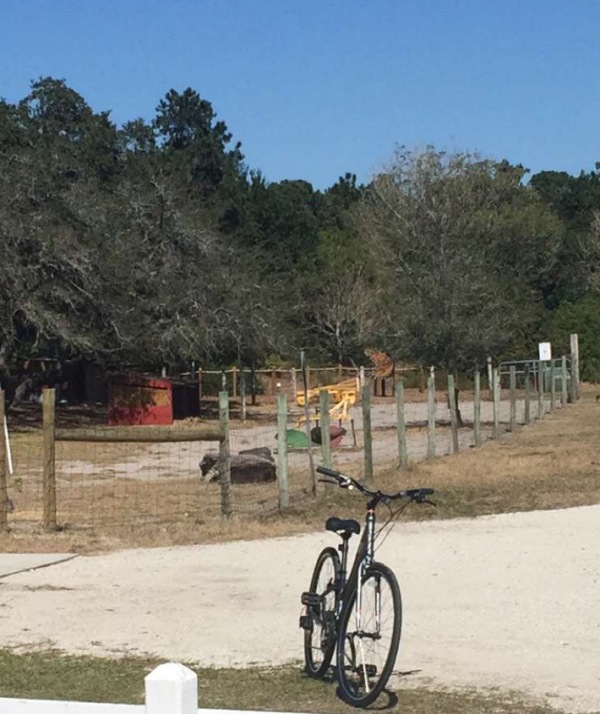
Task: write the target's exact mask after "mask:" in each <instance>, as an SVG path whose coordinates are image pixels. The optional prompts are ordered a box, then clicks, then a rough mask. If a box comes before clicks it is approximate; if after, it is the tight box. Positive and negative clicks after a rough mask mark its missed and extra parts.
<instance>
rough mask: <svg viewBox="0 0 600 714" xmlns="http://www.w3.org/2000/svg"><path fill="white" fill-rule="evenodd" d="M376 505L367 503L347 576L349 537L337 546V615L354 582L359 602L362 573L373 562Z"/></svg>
mask: <svg viewBox="0 0 600 714" xmlns="http://www.w3.org/2000/svg"><path fill="white" fill-rule="evenodd" d="M376 505H377V503H376V502H375V503H374V502H373V501H371V502H369V504H368V505H367V516H366V519H365V521H366V523H365V526H366V527H365V530H364V531H363V534H362V536H361V538H360V542H359V544H358V549H357V551H356V555H355V556H354V562H353V564H352V570H351V571H350V575H349V576H348V578H346V574H347V567H348V543H349V540H350V539H349V538H345V539H344V540H343V541H342V543H341V545H340V546H339V547H338V550H339V551H340V552H341V554H342V563H341V572H340V579H339V585H338V587H339V591H338V593H337V607H336V614H337V615H338V616H339V615H340V614H341V612H342V609H343V607H344V602H346V601H347V600H348V596H349V595H350V592H351V591H352V589H353V587H354V583H356V588H357V594H356V597H357V601H358V602H359V603H360V596H361V581H362V574H363V572H364V571H365V569H366V568H368V567H369V565H371V563H372V562H373V556H374V552H375V522H376V518H375V506H376Z"/></svg>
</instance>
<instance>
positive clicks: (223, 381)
mask: <svg viewBox="0 0 600 714" xmlns="http://www.w3.org/2000/svg"><path fill="white" fill-rule="evenodd" d="M221 390H222V391H223V392H227V372H226V371H225V370H224V369H223V370H221Z"/></svg>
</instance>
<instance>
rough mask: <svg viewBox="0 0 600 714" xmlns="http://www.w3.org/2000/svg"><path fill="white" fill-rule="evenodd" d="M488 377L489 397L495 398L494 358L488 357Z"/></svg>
mask: <svg viewBox="0 0 600 714" xmlns="http://www.w3.org/2000/svg"><path fill="white" fill-rule="evenodd" d="M487 378H488V394H489V399H490V401H492V400H493V399H494V371H493V369H492V358H491V357H488V358H487Z"/></svg>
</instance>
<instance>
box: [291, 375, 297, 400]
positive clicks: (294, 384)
mask: <svg viewBox="0 0 600 714" xmlns="http://www.w3.org/2000/svg"><path fill="white" fill-rule="evenodd" d="M297 396H298V380H297V378H296V368H295V367H292V403H293V404H296V398H297Z"/></svg>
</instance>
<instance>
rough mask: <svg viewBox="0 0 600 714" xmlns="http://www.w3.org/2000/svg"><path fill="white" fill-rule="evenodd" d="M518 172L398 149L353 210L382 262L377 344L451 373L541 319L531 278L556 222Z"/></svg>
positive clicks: (546, 257) (551, 249)
mask: <svg viewBox="0 0 600 714" xmlns="http://www.w3.org/2000/svg"><path fill="white" fill-rule="evenodd" d="M522 176H523V169H522V168H520V167H511V166H510V165H508V164H506V163H505V162H503V163H496V162H492V161H489V160H485V159H480V158H479V157H476V156H473V155H470V154H452V155H448V154H445V153H443V152H437V151H435V150H434V149H433V148H429V149H427V150H426V151H424V152H422V153H414V152H411V151H405V150H399V151H398V152H397V154H396V156H395V159H394V161H393V163H392V164H391V165H390V166H389V167H388V169H387V170H386V171H385V172H383V173H382V174H381V175H379V176H378V177H377V178H376V179H375V180H374V182H373V184H372V185H371V187H370V188H369V190H368V191H367V194H366V195H365V198H364V199H363V201H362V202H361V205H360V210H359V213H358V221H359V222H358V230H359V232H360V235H361V236H362V238H363V240H365V241H368V243H369V244H370V246H371V248H372V249H377V250H378V252H379V262H380V264H381V265H382V266H386V268H385V270H384V271H382V275H381V277H380V280H381V281H382V284H385V285H386V286H387V300H386V301H385V305H386V306H387V309H386V311H385V312H382V319H383V320H384V321H385V322H384V324H385V326H384V327H383V329H382V336H381V345H382V346H383V347H384V348H385V349H387V350H389V351H390V352H391V353H392V354H394V355H395V356H396V357H399V358H402V359H406V360H412V361H418V362H420V363H423V364H431V365H435V366H438V367H441V368H444V369H446V370H448V371H450V372H453V371H456V370H465V369H470V368H472V367H473V366H474V364H476V363H479V364H483V363H484V361H485V359H486V356H487V355H490V354H492V355H500V354H501V353H502V352H503V351H505V350H506V349H507V348H509V347H510V345H511V343H513V342H514V341H515V339H518V337H519V336H520V335H522V334H523V332H524V331H525V333H527V332H531V330H533V329H534V328H535V325H536V321H537V320H538V319H539V314H540V303H541V297H540V294H539V289H538V287H537V282H538V281H539V280H543V276H544V275H546V274H547V273H548V272H549V271H550V270H551V269H552V267H553V265H554V261H555V259H556V253H557V248H558V245H559V239H560V230H561V226H560V223H559V221H558V220H557V219H556V218H555V217H554V216H553V215H552V213H551V211H549V210H548V209H544V206H543V204H541V202H540V201H539V199H538V198H537V196H536V195H535V194H534V192H533V191H530V190H528V189H527V188H526V187H524V186H523V185H522V184H521V179H522Z"/></svg>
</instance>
